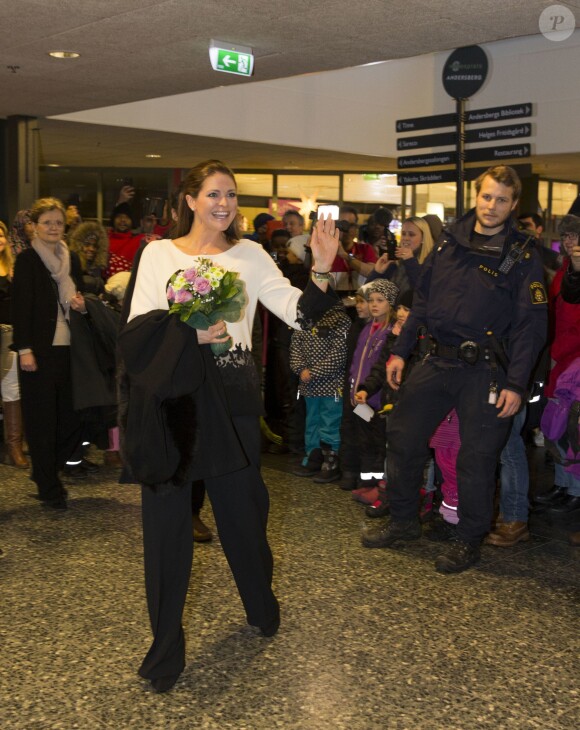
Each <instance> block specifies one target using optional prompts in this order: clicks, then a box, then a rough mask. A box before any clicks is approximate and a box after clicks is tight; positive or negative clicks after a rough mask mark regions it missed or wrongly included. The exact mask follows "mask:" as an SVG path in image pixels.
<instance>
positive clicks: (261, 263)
mask: <svg viewBox="0 0 580 730" xmlns="http://www.w3.org/2000/svg"><path fill="white" fill-rule="evenodd" d="M201 258H205V259H210V260H211V261H213V262H215V264H217V265H219V266H221V267H222V268H224V269H226V270H228V271H236V272H237V273H238V274H239V279H240V280H241V281H243V282H244V284H245V291H246V296H247V303H246V307H245V309H244V310H243V311H242V315H241V318H240V320H239V321H238V322H227V330H228V333H229V334H230V335H231V336H232V339H233V346H232V348H231V349H230V350H229V351H228V352H226V353H225V354H223V355H218V356H217V357H216V363H217V365H218V367H219V369H220V374H221V376H222V380H223V382H224V386H225V390H226V396H227V399H228V402H229V406H230V410H231V413H232V414H234V415H254V414H255V415H257V414H259V413H261V412H262V404H261V398H260V378H259V375H258V372H257V370H256V365H255V363H254V360H253V358H252V353H251V349H252V325H253V322H254V314H255V312H256V307H257V304H258V301H259V302H261V303H262V304H263V305H264V306H265V307H266V308H267V309H269V310H270V311H271V312H273V313H274V314H275V315H276V316H277V317H279V318H280V319H281V320H283V321H284V322H286V324H288V325H289V326H290V327H294V328H298V327H301V326H310V325H311V324H312V322H313V321H316V319H318V318H319V317H320V316H321V315H322V314H323V313H324V312H325V311H326V310H327V309H329V307H331V306H333V305H334V304H335V302H336V295H334V293H333V292H330V293H328V294H324V293H323V292H321V290H320V289H319V288H318V287H317V286H316V285H315V284H313V283H312V282H310V283H309V284H308V286H307V287H306V290H305V292H304V293H303V292H301V291H300V289H296V288H295V287H293V286H291V285H290V282H289V281H288V279H285V278H284V277H283V276H282V273H281V272H280V269H279V268H278V267H277V266H276V263H275V262H274V260H273V259H272V258H271V257H270V256H269V255H268V254H267V253H266V251H264V249H263V248H262V246H260V245H259V244H258V243H255V242H254V241H250V240H249V239H241V240H240V241H238V242H237V243H236V244H233V245H232V246H231V247H230V248H229V249H228V250H227V251H223V252H222V253H217V254H201V255H198V256H190V255H188V254H186V253H184V252H183V251H181V250H180V249H179V248H177V246H175V244H174V243H173V241H171V240H169V239H163V240H160V241H152V242H151V243H149V244H148V245H147V247H146V248H145V249H144V250H143V253H142V255H141V260H140V262H139V269H138V272H137V278H136V282H135V290H134V292H133V297H132V299H131V310H130V314H129V321H130V320H131V319H134V318H135V317H137V316H139V315H140V314H145V313H147V312H150V311H152V310H155V309H169V302H168V301H167V285H168V282H169V279H170V277H171V276H172V275H173V274H174V273H175V272H176V271H179V270H180V269H187V268H189V267H191V266H192V265H193V264H194V263H195V261H196V260H198V259H201ZM172 316H177V315H172Z"/></svg>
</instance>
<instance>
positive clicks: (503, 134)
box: [397, 123, 532, 150]
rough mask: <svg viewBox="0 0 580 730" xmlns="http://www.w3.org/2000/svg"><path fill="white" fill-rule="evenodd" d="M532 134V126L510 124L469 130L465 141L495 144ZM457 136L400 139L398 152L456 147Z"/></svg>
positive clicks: (448, 133)
mask: <svg viewBox="0 0 580 730" xmlns="http://www.w3.org/2000/svg"><path fill="white" fill-rule="evenodd" d="M531 134H532V125H531V124H527V123H526V124H509V125H505V126H503V127H482V128H480V129H468V130H467V131H466V132H465V141H466V142H468V143H471V142H494V141H495V140H502V141H503V140H506V139H518V138H521V137H529V136H530V135H531ZM456 138H457V135H456V133H455V132H440V133H439V134H422V135H421V136H419V137H399V139H398V140H397V149H398V150H413V149H421V148H424V147H448V146H449V145H454V144H455V142H456Z"/></svg>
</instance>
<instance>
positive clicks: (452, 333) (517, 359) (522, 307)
mask: <svg viewBox="0 0 580 730" xmlns="http://www.w3.org/2000/svg"><path fill="white" fill-rule="evenodd" d="M474 224H475V210H474V209H472V210H471V211H469V212H468V213H467V214H466V215H465V216H464V217H463V218H460V219H459V220H458V221H456V222H455V223H454V224H453V225H451V226H450V227H449V228H448V229H447V230H445V231H443V233H442V234H441V237H440V238H439V241H438V244H437V246H436V247H435V249H434V250H433V252H432V253H431V254H430V255H429V256H428V257H427V259H426V260H425V262H424V264H423V271H422V273H421V277H420V279H419V283H418V285H417V288H416V289H415V295H414V299H413V309H412V312H411V314H410V316H409V319H408V320H407V322H406V324H405V326H404V328H403V330H402V332H401V334H400V335H399V338H398V340H397V342H396V344H395V345H394V347H393V350H392V352H393V354H394V355H398V356H399V357H402V358H404V359H406V358H407V357H408V356H409V355H410V354H411V351H412V350H413V348H414V347H415V344H416V340H417V329H418V328H419V327H420V326H425V327H426V328H427V331H428V333H429V334H430V335H431V337H433V338H434V339H435V340H436V341H437V342H438V343H440V344H442V345H445V346H448V347H458V346H459V345H460V344H461V343H462V342H465V341H466V340H471V341H473V342H476V343H477V344H479V345H485V344H486V342H487V341H488V336H487V334H486V333H487V332H488V331H491V332H493V334H494V335H495V338H496V339H497V340H498V341H499V342H501V343H502V345H503V347H504V349H505V351H506V353H507V356H508V358H509V366H508V370H507V382H506V385H505V387H506V388H508V389H509V390H513V391H515V392H517V393H519V394H523V393H524V391H525V389H526V387H527V385H528V380H529V377H530V372H531V370H532V368H533V366H534V364H535V362H536V359H537V357H538V355H539V353H540V350H541V348H542V346H543V344H544V342H545V340H546V334H547V296H546V291H545V288H544V284H543V281H544V274H543V270H542V262H541V259H540V256H539V254H538V252H537V251H536V250H535V248H534V247H533V246H529V247H528V248H527V249H526V253H525V254H524V256H523V258H521V259H520V260H519V261H518V262H517V263H516V264H515V265H514V266H513V267H512V269H511V271H510V272H509V273H508V274H503V273H501V272H500V271H499V265H500V263H501V261H502V260H503V258H504V257H505V255H506V254H507V252H508V251H509V250H510V247H511V245H512V244H513V243H514V242H522V243H523V242H524V241H525V240H526V238H527V236H526V235H525V234H523V233H522V232H520V231H518V230H517V228H516V227H515V225H514V224H513V222H512V221H511V220H509V221H507V222H506V224H505V226H504V229H503V230H502V231H501V232H500V233H498V234H496V236H494V237H493V239H492V242H493V244H496V245H497V247H498V248H499V250H501V251H502V254H501V256H500V257H496V256H494V255H493V253H490V254H488V253H485V254H482V253H480V252H478V251H477V252H476V250H475V246H474V244H473V242H472V235H473V228H474ZM467 367H468V366H467Z"/></svg>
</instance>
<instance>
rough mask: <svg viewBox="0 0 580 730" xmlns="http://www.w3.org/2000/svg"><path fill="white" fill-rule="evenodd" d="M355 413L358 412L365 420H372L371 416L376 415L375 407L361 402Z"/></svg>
mask: <svg viewBox="0 0 580 730" xmlns="http://www.w3.org/2000/svg"><path fill="white" fill-rule="evenodd" d="M353 413H356V415H357V416H360V417H361V418H362V419H363V420H365V421H370V420H371V418H372V417H373V416H374V415H375V412H374V411H373V409H372V408H371V407H370V406H369V405H367V404H366V403H359V404H358V405H357V406H356V407H355V408H354V410H353Z"/></svg>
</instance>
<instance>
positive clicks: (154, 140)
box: [0, 0, 580, 179]
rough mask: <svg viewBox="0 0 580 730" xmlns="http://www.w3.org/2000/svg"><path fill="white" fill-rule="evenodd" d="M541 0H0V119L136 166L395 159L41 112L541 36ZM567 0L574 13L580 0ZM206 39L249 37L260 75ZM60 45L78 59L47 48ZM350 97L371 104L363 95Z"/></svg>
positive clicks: (104, 160)
mask: <svg viewBox="0 0 580 730" xmlns="http://www.w3.org/2000/svg"><path fill="white" fill-rule="evenodd" d="M546 5H547V0H477V1H474V0H363V1H362V2H359V3H354V2H352V1H351V0H251V2H248V0H222V1H221V2H216V1H215V0H163V1H161V0H114V1H113V0H0V28H2V31H3V33H2V44H1V46H0V117H6V116H10V115H29V116H33V117H38V118H39V127H40V140H41V151H42V159H41V161H42V162H43V163H45V164H46V163H50V162H52V161H54V160H57V161H58V162H60V163H61V164H67V165H71V166H83V165H84V166H94V164H95V151H98V160H99V165H102V166H105V165H106V166H109V165H116V166H139V167H142V166H145V165H144V164H143V159H144V154H147V153H149V152H157V153H159V154H162V155H163V158H162V166H163V167H171V166H174V165H175V166H178V167H183V166H187V165H188V164H189V162H192V161H198V160H199V159H200V156H209V155H213V154H217V153H218V150H219V155H220V156H222V157H224V158H227V159H228V161H230V163H231V164H232V166H234V167H236V168H240V167H243V168H265V167H269V168H284V167H296V168H302V169H304V168H307V169H320V170H324V169H351V170H361V171H362V170H368V171H379V170H380V171H384V170H385V169H387V168H388V169H393V161H392V160H387V159H383V158H376V157H372V158H371V157H365V156H357V155H341V154H340V153H334V152H327V151H320V150H300V149H296V148H291V147H279V146H273V145H260V144H254V143H240V142H235V141H224V140H218V139H211V138H205V137H203V138H201V137H188V136H184V135H175V134H165V133H163V134H162V133H153V132H146V131H131V130H120V129H117V128H107V127H98V126H96V125H80V124H71V123H65V122H58V121H54V120H46V119H44V117H47V116H51V115H56V114H64V113H67V112H73V111H80V110H83V109H92V108H96V107H102V106H109V105H114V104H120V103H124V102H131V101H137V100H141V99H148V98H156V97H162V96H167V95H172V94H179V93H184V92H189V91H195V90H200V89H208V88H213V87H215V86H225V85H229V84H240V83H252V81H253V80H255V81H261V80H266V79H273V78H280V77H286V76H292V75H298V74H304V73H311V72H317V71H323V70H329V69H337V68H346V67H349V66H355V65H360V64H364V63H371V62H375V61H384V60H388V59H394V58H402V57H409V56H415V55H420V54H423V53H427V52H430V51H441V50H447V49H453V48H456V47H458V46H462V45H470V44H473V43H487V42H491V41H496V40H501V39H505V38H511V37H516V36H524V35H530V34H536V33H538V18H539V15H540V13H541V12H542V10H544V9H545V7H546ZM566 5H568V6H569V7H570V8H572V9H573V10H574V12H575V15H576V17H577V18H580V0H573V2H566ZM576 9H577V10H578V12H576ZM211 38H217V39H219V40H224V41H228V42H231V43H238V44H242V45H246V46H251V47H252V48H253V49H254V53H255V56H256V64H255V74H254V77H253V79H252V80H244V79H242V78H241V77H239V76H233V75H229V74H221V73H216V72H214V71H213V70H212V69H211V66H210V64H209V57H208V46H209V41H210V39H211ZM63 49H64V50H73V51H78V52H79V53H80V54H81V57H80V58H79V59H76V60H69V61H67V60H57V59H53V58H51V57H49V56H48V55H47V54H48V52H49V51H51V50H63ZM352 102H353V103H354V104H355V105H358V106H359V108H362V107H363V106H364V99H360V100H352ZM184 142H186V143H187V144H186V145H184ZM184 148H185V149H187V151H188V152H187V155H185V157H184ZM214 150H215V151H214ZM562 157H563V156H562ZM57 158H58V159H57ZM188 158H189V159H188ZM160 164H161V163H160V162H157V163H156V162H155V161H151V166H160ZM544 164H547V163H544ZM576 177H577V175H576ZM565 179H568V178H565Z"/></svg>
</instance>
